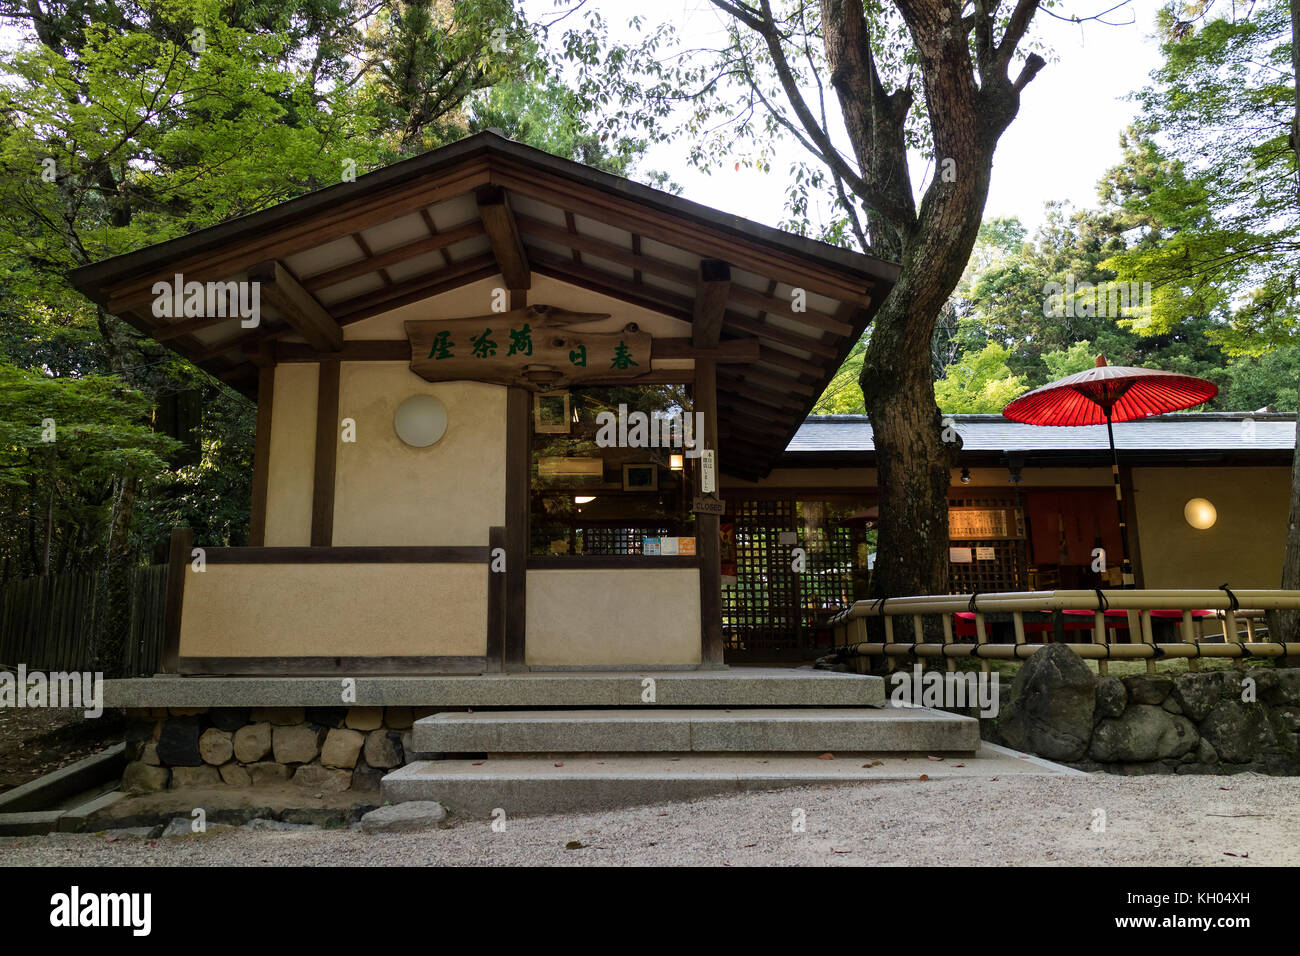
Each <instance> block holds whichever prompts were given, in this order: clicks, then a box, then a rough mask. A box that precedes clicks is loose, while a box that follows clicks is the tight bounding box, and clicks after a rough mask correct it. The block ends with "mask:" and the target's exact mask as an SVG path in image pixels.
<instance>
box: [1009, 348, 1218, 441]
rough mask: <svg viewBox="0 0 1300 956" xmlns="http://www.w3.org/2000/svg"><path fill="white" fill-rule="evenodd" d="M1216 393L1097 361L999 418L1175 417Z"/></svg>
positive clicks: (1171, 375) (1044, 421)
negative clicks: (1166, 413)
mask: <svg viewBox="0 0 1300 956" xmlns="http://www.w3.org/2000/svg"><path fill="white" fill-rule="evenodd" d="M1218 394H1219V386H1217V385H1215V384H1214V383H1213V382H1207V381H1206V380H1205V379H1203V378H1195V377H1193V376H1191V375H1179V374H1178V373H1177V372H1162V371H1160V370H1159V369H1154V368H1126V367H1125V366H1122V365H1107V364H1106V359H1105V357H1098V359H1097V367H1096V368H1090V369H1088V370H1087V371H1086V372H1079V373H1077V374H1075V375H1070V376H1067V377H1066V378H1063V379H1060V380H1059V381H1056V382H1051V383H1049V384H1047V385H1044V386H1042V387H1041V388H1036V389H1034V390H1033V391H1032V392H1026V393H1025V394H1024V395H1021V396H1020V397H1019V398H1017V399H1016V400H1015V401H1014V402H1012V403H1011V404H1010V405H1008V406H1007V407H1006V408H1004V409H1002V414H1003V415H1005V416H1006V417H1007V418H1009V419H1011V420H1012V421H1013V422H1024V423H1025V424H1027V425H1100V424H1102V423H1103V422H1105V421H1108V420H1109V421H1112V422H1131V421H1134V420H1136V419H1139V418H1149V417H1150V416H1152V415H1160V414H1163V413H1164V412H1176V411H1178V410H1179V409H1182V408H1191V407H1192V406H1193V405H1200V404H1202V403H1203V402H1208V401H1209V400H1210V399H1212V398H1213V397H1214V396H1215V395H1218Z"/></svg>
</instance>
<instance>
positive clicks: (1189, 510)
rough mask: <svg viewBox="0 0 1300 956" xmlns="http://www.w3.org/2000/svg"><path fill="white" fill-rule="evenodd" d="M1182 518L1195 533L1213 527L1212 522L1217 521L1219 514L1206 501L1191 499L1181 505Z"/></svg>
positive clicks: (1203, 499) (1204, 499)
mask: <svg viewBox="0 0 1300 956" xmlns="http://www.w3.org/2000/svg"><path fill="white" fill-rule="evenodd" d="M1183 517H1184V518H1186V519H1187V523H1188V524H1189V525H1191V526H1192V527H1193V528H1195V529H1196V530H1197V531H1205V530H1207V529H1209V528H1213V527H1214V522H1216V521H1218V520H1219V512H1218V510H1217V509H1216V508H1215V507H1214V505H1213V504H1211V503H1210V501H1209V500H1208V499H1206V498H1193V499H1191V500H1190V501H1188V502H1187V504H1185V505H1183Z"/></svg>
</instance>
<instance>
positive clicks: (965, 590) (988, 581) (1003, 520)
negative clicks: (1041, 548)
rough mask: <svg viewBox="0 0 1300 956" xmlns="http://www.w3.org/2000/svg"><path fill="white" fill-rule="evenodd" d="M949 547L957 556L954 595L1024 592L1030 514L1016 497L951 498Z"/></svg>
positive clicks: (950, 568) (952, 568) (951, 582)
mask: <svg viewBox="0 0 1300 956" xmlns="http://www.w3.org/2000/svg"><path fill="white" fill-rule="evenodd" d="M948 506H949V512H948V522H949V528H950V540H949V542H948V544H949V547H950V548H951V549H952V554H953V556H954V557H956V556H957V555H958V554H961V555H962V556H963V557H969V560H967V561H957V560H952V561H950V562H949V564H948V572H949V576H948V590H949V592H950V593H952V594H974V593H977V592H982V593H986V592H989V591H1020V590H1023V589H1024V588H1025V587H1026V586H1027V584H1026V582H1027V577H1028V575H1027V565H1028V560H1027V557H1026V551H1025V513H1024V509H1023V508H1022V507H1020V506H1019V504H1018V502H1017V501H1016V500H1015V499H1013V498H1007V497H998V496H987V497H966V498H954V499H953V500H952V501H950V502H949V505H948Z"/></svg>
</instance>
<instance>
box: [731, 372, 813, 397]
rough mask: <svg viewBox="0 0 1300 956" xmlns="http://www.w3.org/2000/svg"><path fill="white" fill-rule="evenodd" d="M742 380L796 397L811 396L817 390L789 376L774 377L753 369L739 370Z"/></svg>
mask: <svg viewBox="0 0 1300 956" xmlns="http://www.w3.org/2000/svg"><path fill="white" fill-rule="evenodd" d="M737 371H739V372H740V374H741V376H742V378H741V381H744V382H751V383H753V384H754V385H761V386H763V387H764V388H770V389H772V390H773V391H776V392H793V393H794V394H796V395H804V396H811V395H812V394H813V393H814V392H815V391H816V389H815V388H814V387H813V386H812V385H809V384H808V383H807V382H801V381H799V380H798V379H797V378H791V377H790V376H789V375H774V374H771V373H767V372H760V371H757V370H755V369H752V368H743V369H738V370H737Z"/></svg>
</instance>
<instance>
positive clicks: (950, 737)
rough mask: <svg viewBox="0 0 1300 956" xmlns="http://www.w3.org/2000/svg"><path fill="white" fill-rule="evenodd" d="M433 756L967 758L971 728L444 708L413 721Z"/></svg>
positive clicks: (832, 712) (749, 713)
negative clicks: (858, 754)
mask: <svg viewBox="0 0 1300 956" xmlns="http://www.w3.org/2000/svg"><path fill="white" fill-rule="evenodd" d="M412 740H413V743H414V745H415V750H417V751H419V752H421V753H441V754H467V753H491V754H524V753H595V752H603V753H611V752H616V753H665V752H666V753H728V752H732V753H734V752H742V753H743V752H755V751H760V752H771V753H775V752H799V753H824V752H826V751H836V750H843V751H862V752H868V751H869V752H873V753H891V752H892V753H898V752H920V751H927V752H931V753H958V752H971V751H974V750H975V749H976V748H977V747H978V746H979V723H978V721H976V720H974V719H973V718H971V717H963V716H960V715H957V714H950V713H946V712H944V711H937V710H929V709H927V708H907V707H884V708H879V709H876V708H828V707H815V708H786V709H782V708H762V709H739V710H737V709H718V708H712V709H687V708H654V709H646V708H637V709H619V710H528V711H473V712H454V711H448V712H444V713H440V714H434V715H433V716H430V717H425V718H423V719H421V720H417V721H416V722H415V725H414V728H413V729H412Z"/></svg>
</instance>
